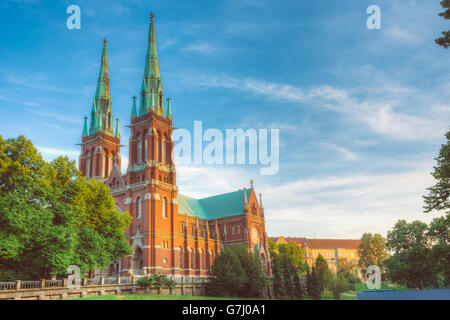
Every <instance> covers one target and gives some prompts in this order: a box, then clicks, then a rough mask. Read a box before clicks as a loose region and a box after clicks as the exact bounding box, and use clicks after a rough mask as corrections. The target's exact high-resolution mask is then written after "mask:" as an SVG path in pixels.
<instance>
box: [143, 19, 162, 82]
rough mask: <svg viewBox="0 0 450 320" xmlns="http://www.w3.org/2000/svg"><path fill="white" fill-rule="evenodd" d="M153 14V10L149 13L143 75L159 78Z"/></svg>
mask: <svg viewBox="0 0 450 320" xmlns="http://www.w3.org/2000/svg"><path fill="white" fill-rule="evenodd" d="M154 18H155V15H154V14H153V12H152V13H151V14H150V28H149V31H148V47H147V57H146V59H145V71H144V77H145V78H149V77H151V76H152V77H154V78H156V79H159V78H160V77H161V76H160V73H159V63H158V53H157V52H156V34H155V23H154Z"/></svg>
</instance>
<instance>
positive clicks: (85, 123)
mask: <svg viewBox="0 0 450 320" xmlns="http://www.w3.org/2000/svg"><path fill="white" fill-rule="evenodd" d="M83 119H84V125H83V137H85V136H87V135H88V134H87V119H88V117H84V118H83Z"/></svg>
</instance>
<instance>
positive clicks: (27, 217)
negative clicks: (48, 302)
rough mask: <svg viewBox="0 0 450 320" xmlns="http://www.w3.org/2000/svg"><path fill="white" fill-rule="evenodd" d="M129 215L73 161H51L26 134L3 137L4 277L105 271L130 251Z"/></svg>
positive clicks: (0, 261) (0, 243)
mask: <svg viewBox="0 0 450 320" xmlns="http://www.w3.org/2000/svg"><path fill="white" fill-rule="evenodd" d="M130 222H131V217H130V215H129V214H128V213H122V212H119V211H117V210H116V209H115V204H114V198H113V197H112V196H111V195H110V193H109V189H108V188H107V187H106V186H105V185H104V184H103V183H102V182H98V181H95V180H90V181H87V180H86V179H85V178H84V177H81V174H80V172H79V171H78V170H77V169H76V167H75V162H74V161H70V160H69V159H68V158H67V157H59V158H57V159H56V160H54V161H52V162H51V163H48V162H46V161H44V160H43V159H42V157H41V155H40V154H39V153H38V151H37V150H36V148H34V146H33V144H32V142H31V141H30V140H27V139H26V138H25V137H24V136H19V137H18V138H15V139H8V140H3V139H2V137H1V136H0V278H1V279H11V280H15V279H24V280H25V279H39V278H48V277H49V276H50V275H56V274H65V272H66V270H67V267H68V266H69V265H71V264H74V265H78V266H79V267H80V269H81V272H83V273H84V272H87V271H89V270H92V269H94V268H95V267H106V266H108V265H109V263H110V262H111V261H112V260H116V259H119V258H121V257H123V256H125V255H126V254H129V253H130V248H129V245H128V242H127V241H126V238H125V235H124V233H123V230H124V228H125V227H126V226H127V225H129V224H130Z"/></svg>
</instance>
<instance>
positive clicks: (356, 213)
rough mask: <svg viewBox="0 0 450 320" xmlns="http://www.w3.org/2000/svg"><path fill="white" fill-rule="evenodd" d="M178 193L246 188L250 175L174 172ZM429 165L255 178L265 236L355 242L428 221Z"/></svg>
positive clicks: (243, 171)
mask: <svg viewBox="0 0 450 320" xmlns="http://www.w3.org/2000/svg"><path fill="white" fill-rule="evenodd" d="M177 168H178V170H177V179H178V181H177V184H178V186H179V189H180V193H182V194H185V195H188V196H192V197H197V198H201V197H205V196H211V195H215V194H220V193H226V192H230V191H234V190H237V189H242V188H243V187H244V186H246V187H249V180H250V179H251V178H252V173H251V171H249V170H248V169H247V168H240V167H208V166H203V167H194V166H192V167H191V166H180V167H177ZM431 168H432V164H431V163H422V164H421V165H419V166H416V167H415V168H414V169H413V170H411V171H404V172H401V173H389V174H363V173H361V174H353V175H341V176H321V177H310V178H305V179H298V180H295V181H292V182H287V183H281V184H276V183H273V182H272V181H270V182H269V181H267V180H266V181H263V180H262V178H261V179H259V178H260V177H258V176H256V175H255V176H256V178H257V179H255V180H257V181H255V191H256V192H257V193H259V192H261V193H262V194H263V202H264V207H265V215H266V228H267V231H268V233H269V235H270V236H272V235H287V236H306V237H313V236H314V234H315V235H316V236H317V237H336V238H359V237H360V236H361V235H362V233H363V232H378V233H382V234H383V235H386V232H387V230H391V229H392V227H393V225H394V224H395V222H396V221H397V220H399V219H406V220H408V221H412V220H422V221H427V222H429V221H430V220H431V219H432V218H433V217H436V216H437V215H439V214H424V213H423V212H422V206H423V199H422V196H423V195H424V194H426V188H427V187H429V186H431V185H432V184H433V183H434V181H433V179H432V177H431V175H430V174H429V172H430V171H431Z"/></svg>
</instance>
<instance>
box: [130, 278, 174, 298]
mask: <svg viewBox="0 0 450 320" xmlns="http://www.w3.org/2000/svg"><path fill="white" fill-rule="evenodd" d="M137 284H138V285H139V286H140V287H141V288H144V289H145V293H148V290H149V289H150V288H151V287H155V288H156V289H157V290H158V294H159V293H160V291H161V288H167V289H169V290H170V293H171V294H172V289H173V288H175V280H173V279H171V278H169V277H168V276H167V274H165V273H152V274H151V275H150V276H145V277H140V278H139V279H138V280H137Z"/></svg>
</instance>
